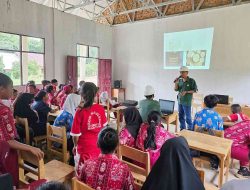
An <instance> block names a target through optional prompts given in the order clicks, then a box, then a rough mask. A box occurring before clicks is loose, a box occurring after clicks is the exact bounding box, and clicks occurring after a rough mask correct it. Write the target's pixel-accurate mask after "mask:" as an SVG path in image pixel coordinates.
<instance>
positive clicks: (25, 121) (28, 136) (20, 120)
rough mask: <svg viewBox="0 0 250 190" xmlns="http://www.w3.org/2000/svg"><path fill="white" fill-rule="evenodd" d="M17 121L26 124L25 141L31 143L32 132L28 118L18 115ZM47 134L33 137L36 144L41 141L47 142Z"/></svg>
mask: <svg viewBox="0 0 250 190" xmlns="http://www.w3.org/2000/svg"><path fill="white" fill-rule="evenodd" d="M15 119H16V123H17V124H20V125H22V126H24V128H25V143H26V144H30V132H29V124H28V120H27V118H21V117H18V116H16V117H15ZM46 137H47V136H46V135H42V136H36V137H34V138H33V142H34V145H35V146H36V147H37V146H38V145H39V143H41V142H46Z"/></svg>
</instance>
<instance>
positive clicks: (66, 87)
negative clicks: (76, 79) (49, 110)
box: [58, 85, 73, 108]
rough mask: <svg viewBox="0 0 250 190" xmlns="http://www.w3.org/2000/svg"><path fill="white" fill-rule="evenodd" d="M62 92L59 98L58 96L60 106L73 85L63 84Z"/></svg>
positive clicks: (71, 90)
mask: <svg viewBox="0 0 250 190" xmlns="http://www.w3.org/2000/svg"><path fill="white" fill-rule="evenodd" d="M62 92H63V94H62V96H61V97H60V98H59V97H58V99H59V102H60V105H59V106H60V108H62V107H63V104H64V102H65V100H66V98H67V96H68V95H69V94H71V93H72V92H73V86H72V85H65V86H64V87H63V91H62Z"/></svg>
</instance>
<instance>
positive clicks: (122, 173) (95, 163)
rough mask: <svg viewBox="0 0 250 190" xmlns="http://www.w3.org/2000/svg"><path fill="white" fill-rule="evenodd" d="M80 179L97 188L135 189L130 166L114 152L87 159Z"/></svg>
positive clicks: (104, 189) (105, 189) (106, 189)
mask: <svg viewBox="0 0 250 190" xmlns="http://www.w3.org/2000/svg"><path fill="white" fill-rule="evenodd" d="M78 179H79V180H80V181H83V182H84V183H86V184H88V185H89V186H90V187H92V188H94V189H96V190H135V186H134V179H133V176H132V175H131V172H130V170H129V168H128V166H127V165H126V164H124V163H122V162H121V161H120V160H119V159H118V158H117V157H116V156H115V155H114V154H107V155H104V154H101V155H100V156H99V157H98V158H96V159H89V160H87V161H86V162H85V163H84V164H83V165H82V169H81V172H80V175H79V176H78Z"/></svg>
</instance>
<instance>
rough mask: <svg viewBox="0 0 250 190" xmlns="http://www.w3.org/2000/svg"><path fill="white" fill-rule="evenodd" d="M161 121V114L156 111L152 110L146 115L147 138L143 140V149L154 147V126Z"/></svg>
mask: <svg viewBox="0 0 250 190" xmlns="http://www.w3.org/2000/svg"><path fill="white" fill-rule="evenodd" d="M160 123H161V114H160V113H159V112H158V111H152V112H150V114H149V115H148V124H149V127H148V129H147V138H146V139H145V141H144V148H145V149H148V148H150V149H153V150H155V149H156V143H155V128H156V126H158V125H159V124H160Z"/></svg>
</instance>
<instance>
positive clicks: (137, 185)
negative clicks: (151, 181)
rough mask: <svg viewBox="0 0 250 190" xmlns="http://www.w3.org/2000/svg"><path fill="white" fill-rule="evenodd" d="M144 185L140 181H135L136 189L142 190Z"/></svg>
mask: <svg viewBox="0 0 250 190" xmlns="http://www.w3.org/2000/svg"><path fill="white" fill-rule="evenodd" d="M142 185H143V184H141V183H138V182H136V181H135V189H136V190H141V188H142Z"/></svg>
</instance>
